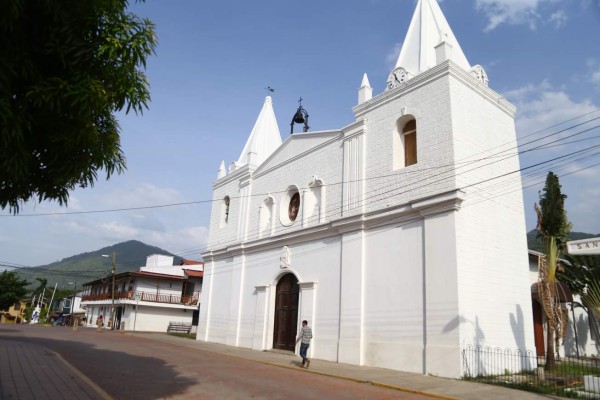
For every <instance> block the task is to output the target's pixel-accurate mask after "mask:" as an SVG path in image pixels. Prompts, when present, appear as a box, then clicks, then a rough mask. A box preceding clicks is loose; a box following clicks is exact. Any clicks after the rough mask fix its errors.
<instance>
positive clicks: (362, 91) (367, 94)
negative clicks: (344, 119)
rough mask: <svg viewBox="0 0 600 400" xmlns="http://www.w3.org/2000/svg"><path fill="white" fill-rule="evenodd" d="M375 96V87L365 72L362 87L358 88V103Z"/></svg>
mask: <svg viewBox="0 0 600 400" xmlns="http://www.w3.org/2000/svg"><path fill="white" fill-rule="evenodd" d="M372 98H373V88H372V87H371V84H370V83H369V77H368V76H367V74H366V73H365V74H364V75H363V79H362V83H361V84H360V88H358V104H362V103H364V102H365V101H368V100H371V99H372Z"/></svg>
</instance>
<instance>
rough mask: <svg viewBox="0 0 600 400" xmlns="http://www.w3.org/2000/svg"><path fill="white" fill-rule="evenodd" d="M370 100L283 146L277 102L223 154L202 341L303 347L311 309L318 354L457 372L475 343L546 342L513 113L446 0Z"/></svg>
mask: <svg viewBox="0 0 600 400" xmlns="http://www.w3.org/2000/svg"><path fill="white" fill-rule="evenodd" d="M358 99H359V104H358V105H357V106H355V107H354V108H353V112H354V116H355V120H354V121H352V122H351V123H349V124H348V125H347V126H345V127H343V128H341V129H338V130H331V131H320V132H306V133H298V134H293V135H291V136H290V137H288V138H287V139H286V140H285V142H283V143H282V140H281V136H280V133H279V129H278V126H277V121H276V119H275V115H274V112H273V107H272V103H271V99H270V98H269V97H267V98H266V100H265V103H264V105H263V108H262V110H261V112H260V114H259V116H258V119H257V121H256V124H255V126H254V128H253V130H252V132H251V134H250V136H249V138H248V141H247V143H246V145H245V147H244V149H243V150H242V153H241V155H240V157H239V159H238V160H237V161H235V162H233V163H232V164H231V166H230V167H229V168H228V169H227V170H226V169H225V164H224V163H222V164H221V167H220V169H219V173H218V179H217V180H216V182H215V183H214V185H213V200H214V201H213V208H212V214H211V224H210V234H209V242H208V247H207V250H206V252H205V253H204V254H203V257H204V261H205V271H204V286H203V291H202V297H201V307H200V321H199V327H198V335H197V339H198V340H204V341H209V342H218V343H224V344H228V345H232V346H240V347H246V348H252V349H256V350H269V349H273V348H276V349H283V350H290V351H293V350H294V342H295V337H296V335H297V333H298V330H299V329H300V325H301V324H300V321H302V320H308V321H309V324H310V325H311V327H312V329H313V334H314V339H313V341H312V344H311V346H310V348H309V356H310V357H314V358H315V359H323V360H331V361H337V362H343V363H350V364H357V365H369V366H376V367H382V368H391V369H396V370H402V371H409V372H417V373H424V374H425V373H427V374H434V375H440V376H447V377H459V376H462V375H464V373H465V368H467V367H468V368H470V370H473V368H472V366H465V363H464V360H463V359H462V357H461V351H462V350H463V349H464V348H465V347H466V346H490V347H500V348H510V349H519V350H522V351H524V350H531V349H534V348H535V346H534V339H533V323H532V320H531V315H532V310H531V298H530V291H529V278H528V258H527V244H526V229H525V216H524V208H523V197H522V191H521V182H520V173H519V169H520V167H519V160H518V155H517V147H516V146H517V141H516V133H515V124H514V113H515V108H514V106H512V105H511V104H510V103H508V102H507V101H506V100H505V99H504V98H503V97H502V96H500V95H499V94H498V93H496V92H494V91H493V90H492V89H490V87H489V86H488V79H487V76H486V74H485V71H484V70H483V68H481V67H480V66H474V67H472V66H471V65H470V64H469V62H468V61H467V58H466V56H465V55H464V53H463V51H462V49H461V48H460V45H459V44H458V41H457V40H456V38H455V36H454V35H453V33H452V30H451V29H450V26H449V25H448V22H447V21H446V19H445V17H444V15H443V14H442V11H441V9H440V8H439V5H438V4H437V3H436V1H435V0H419V2H418V4H417V7H416V10H415V13H414V15H413V18H412V20H411V23H410V26H409V29H408V33H407V35H406V38H405V40H404V44H403V48H402V50H401V52H400V56H399V58H398V62H397V64H396V67H395V68H394V70H393V71H392V72H391V73H390V76H389V78H388V82H387V89H386V90H385V91H384V92H383V93H381V94H378V95H376V96H373V95H372V89H371V87H370V84H369V81H368V78H367V75H366V74H365V75H364V77H363V81H362V86H361V88H360V89H359V93H358ZM479 367H482V366H479ZM483 368H487V367H485V366H483ZM489 368H491V367H489Z"/></svg>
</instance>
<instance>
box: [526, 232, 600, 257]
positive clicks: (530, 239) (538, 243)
mask: <svg viewBox="0 0 600 400" xmlns="http://www.w3.org/2000/svg"><path fill="white" fill-rule="evenodd" d="M537 235H538V231H537V229H532V230H530V231H529V232H527V248H529V250H535V251H539V252H544V246H543V245H542V239H541V238H538V237H537ZM599 236H600V233H597V234H592V233H584V232H569V240H581V239H589V238H593V237H599Z"/></svg>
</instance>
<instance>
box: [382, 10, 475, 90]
mask: <svg viewBox="0 0 600 400" xmlns="http://www.w3.org/2000/svg"><path fill="white" fill-rule="evenodd" d="M436 48H437V50H436ZM436 53H437V54H436ZM447 59H450V60H452V61H453V62H455V63H456V64H458V65H459V66H460V67H462V68H464V69H465V70H466V71H469V70H470V69H471V66H470V65H469V61H467V57H466V56H465V54H464V53H463V51H462V49H461V48H460V45H459V44H458V41H457V40H456V37H455V36H454V33H452V29H450V25H449V24H448V21H446V18H445V17H444V14H443V13H442V10H441V9H440V6H439V5H438V3H437V1H436V0H419V2H418V3H417V8H416V9H415V13H414V14H413V17H412V20H411V21H410V25H409V27H408V32H407V33H406V38H405V39H404V43H403V44H402V50H400V56H399V57H398V61H397V62H396V66H395V68H394V71H393V72H392V73H391V74H390V78H389V79H388V89H391V88H393V87H396V86H398V84H400V83H403V82H404V81H406V80H408V79H410V78H412V77H414V76H416V75H418V74H420V73H421V72H424V71H426V70H428V69H429V68H432V67H434V66H436V65H437V64H439V63H440V62H443V61H446V60H447ZM390 79H391V81H390ZM390 83H391V86H390ZM395 83H396V84H395ZM394 84H395V85H394Z"/></svg>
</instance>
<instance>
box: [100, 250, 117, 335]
mask: <svg viewBox="0 0 600 400" xmlns="http://www.w3.org/2000/svg"><path fill="white" fill-rule="evenodd" d="M102 257H107V258H108V257H110V256H109V255H108V254H102ZM115 258H116V254H115V252H114V251H113V253H112V271H111V274H112V295H111V299H112V306H111V309H110V320H109V321H112V322H111V327H110V329H115V267H116V262H115Z"/></svg>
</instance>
